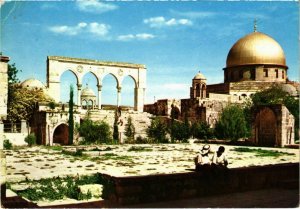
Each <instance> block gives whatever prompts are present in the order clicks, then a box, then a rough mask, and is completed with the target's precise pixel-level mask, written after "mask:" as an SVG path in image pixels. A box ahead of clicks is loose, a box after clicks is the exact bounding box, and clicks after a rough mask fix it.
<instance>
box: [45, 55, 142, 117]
mask: <svg viewBox="0 0 300 209" xmlns="http://www.w3.org/2000/svg"><path fill="white" fill-rule="evenodd" d="M68 70H69V71H71V72H73V73H74V75H75V77H76V80H77V84H76V85H77V104H78V105H80V101H81V89H82V80H83V77H84V75H85V74H87V73H92V74H93V75H94V76H95V77H96V79H97V87H98V92H97V94H98V97H97V98H98V101H97V103H98V109H101V105H102V103H101V94H102V80H103V78H104V77H105V76H106V75H108V74H111V75H112V76H113V77H114V78H115V79H116V81H117V86H116V90H117V106H120V105H121V92H122V81H123V79H124V78H125V77H126V76H130V77H131V78H132V79H133V80H134V83H135V89H134V110H136V111H139V112H143V106H144V98H145V89H146V67H145V65H141V64H132V63H123V62H104V61H98V60H89V59H79V58H70V57H60V56H48V57H47V86H48V92H49V95H50V96H52V97H53V98H54V100H55V101H56V102H59V101H60V77H61V75H62V74H63V73H64V72H65V71H68Z"/></svg>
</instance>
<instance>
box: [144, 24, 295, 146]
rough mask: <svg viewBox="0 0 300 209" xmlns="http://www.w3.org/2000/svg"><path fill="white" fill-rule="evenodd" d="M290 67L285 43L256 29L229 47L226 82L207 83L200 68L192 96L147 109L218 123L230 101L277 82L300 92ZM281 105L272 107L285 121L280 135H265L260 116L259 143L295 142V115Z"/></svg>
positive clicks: (237, 101) (238, 100) (256, 138)
mask: <svg viewBox="0 0 300 209" xmlns="http://www.w3.org/2000/svg"><path fill="white" fill-rule="evenodd" d="M287 70H288V66H287V65H286V59H285V54H284V51H283V49H282V48H281V46H280V45H279V44H278V43H277V42H276V41H275V40H274V39H273V38H271V37H270V36H268V35H266V34H264V33H261V32H257V31H256V29H255V31H254V32H253V33H250V34H248V35H246V36H244V37H242V38H241V39H239V40H238V41H237V42H236V43H234V44H233V46H232V47H231V49H230V50H229V53H228V55H227V60H226V66H225V67H224V68H223V72H224V82H223V83H219V84H207V83H206V82H207V79H206V78H205V76H204V75H203V74H202V73H200V72H199V73H197V74H196V75H195V77H194V78H193V79H192V84H191V87H190V98H188V99H177V100H176V99H163V100H158V101H157V102H155V103H154V104H147V105H145V106H144V111H146V112H149V113H151V114H154V115H162V116H167V117H170V116H171V114H172V113H173V112H178V117H176V118H177V119H181V120H183V118H184V117H188V119H189V121H191V122H194V121H206V122H207V123H208V124H209V125H210V127H214V125H215V123H216V122H217V121H218V119H219V116H220V113H221V112H222V111H223V109H224V108H225V107H226V106H227V105H229V104H233V103H235V104H241V103H243V102H244V101H245V100H246V99H247V98H250V96H251V95H252V94H254V93H256V92H258V91H261V90H263V89H267V88H269V87H271V86H272V85H274V84H275V83H276V84H279V85H282V87H283V89H284V90H285V91H287V92H288V93H290V94H291V95H293V96H295V97H297V96H299V83H296V82H290V81H289V80H288V78H287ZM279 109H280V110H279ZM279 109H278V108H275V109H274V108H270V111H272V112H274V113H273V114H274V118H277V120H278V121H281V122H278V124H277V125H276V126H275V125H274V126H273V128H276V135H272V136H268V137H267V138H268V139H264V138H266V137H265V136H264V135H263V132H264V131H265V130H267V128H264V126H263V125H262V124H268V122H261V120H263V119H264V117H258V116H257V117H256V120H255V121H256V122H255V124H254V127H256V128H254V131H253V134H254V138H253V140H254V142H255V143H258V144H264V145H267V146H270V145H271V146H274V145H275V146H284V145H286V144H293V143H294V141H293V140H294V132H293V130H291V129H293V127H294V126H293V123H294V122H293V121H294V119H293V116H292V115H291V114H290V113H289V112H288V110H287V109H286V108H285V107H280V108H279ZM256 114H259V113H258V112H257V113H256ZM268 115H272V114H271V113H270V114H268ZM176 116H177V114H176ZM267 119H268V118H266V120H267ZM272 120H273V119H272ZM274 120H275V119H274ZM285 121H290V122H289V125H286V124H285V125H283V123H285ZM280 124H281V125H280ZM291 124H292V125H291ZM258 127H259V128H258ZM262 130H263V131H262ZM255 133H256V134H255Z"/></svg>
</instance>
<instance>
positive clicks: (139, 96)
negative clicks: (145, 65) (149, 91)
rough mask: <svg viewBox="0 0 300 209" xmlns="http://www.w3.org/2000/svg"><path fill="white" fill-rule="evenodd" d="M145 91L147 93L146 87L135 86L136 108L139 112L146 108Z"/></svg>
mask: <svg viewBox="0 0 300 209" xmlns="http://www.w3.org/2000/svg"><path fill="white" fill-rule="evenodd" d="M144 93H145V88H135V100H136V104H135V107H134V109H135V110H136V111H138V112H143V110H144Z"/></svg>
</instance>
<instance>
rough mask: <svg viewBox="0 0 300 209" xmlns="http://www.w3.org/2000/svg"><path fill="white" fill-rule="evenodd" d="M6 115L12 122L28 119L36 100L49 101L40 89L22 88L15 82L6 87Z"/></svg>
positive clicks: (31, 114) (30, 116)
mask: <svg viewBox="0 0 300 209" xmlns="http://www.w3.org/2000/svg"><path fill="white" fill-rule="evenodd" d="M8 92H9V93H8V95H9V97H8V104H7V116H8V120H10V121H11V122H12V123H15V122H16V121H20V120H26V121H30V120H31V118H32V116H33V113H34V110H35V107H36V104H37V103H38V102H51V101H53V100H52V99H51V98H50V97H48V96H46V95H45V94H44V92H43V90H41V89H28V88H22V87H21V86H19V85H17V84H15V85H10V86H9V88H8Z"/></svg>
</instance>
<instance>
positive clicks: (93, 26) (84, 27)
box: [49, 22, 110, 37]
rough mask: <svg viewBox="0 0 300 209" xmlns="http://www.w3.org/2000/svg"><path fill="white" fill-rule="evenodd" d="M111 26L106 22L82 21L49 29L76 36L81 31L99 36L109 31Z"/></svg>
mask: <svg viewBox="0 0 300 209" xmlns="http://www.w3.org/2000/svg"><path fill="white" fill-rule="evenodd" d="M109 29H110V26H109V25H106V24H100V23H97V22H92V23H85V22H80V23H78V24H77V25H76V26H67V25H60V26H52V27H49V30H50V31H51V32H53V33H56V34H63V35H69V36H75V35H78V34H81V33H88V34H93V35H96V36H98V37H104V36H105V35H107V33H108V32H109Z"/></svg>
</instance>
